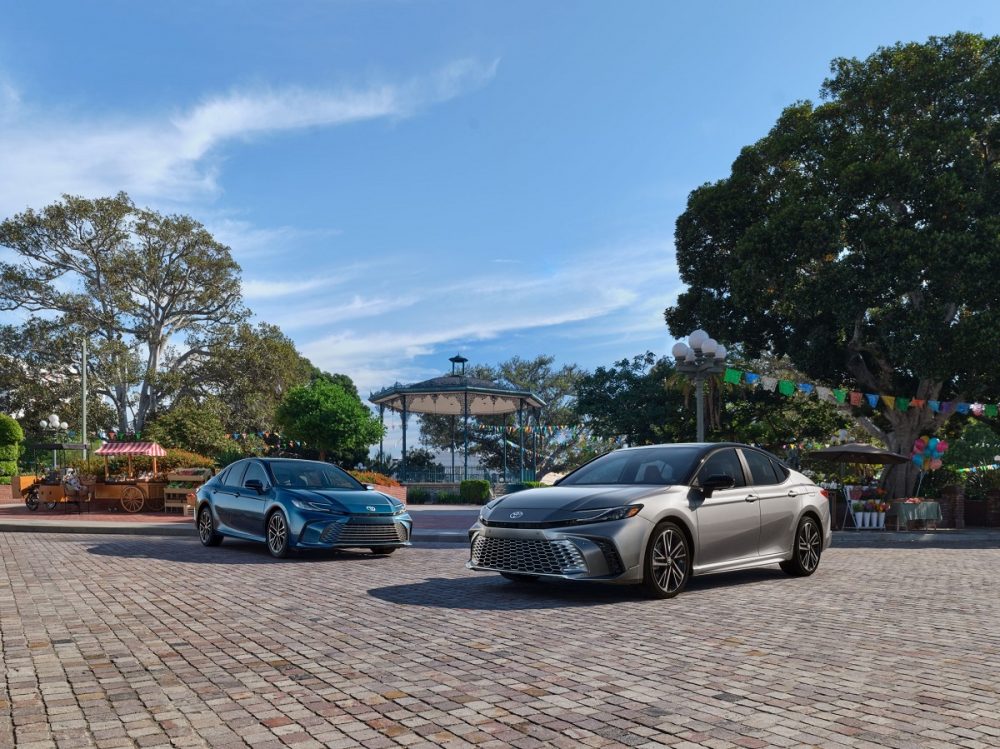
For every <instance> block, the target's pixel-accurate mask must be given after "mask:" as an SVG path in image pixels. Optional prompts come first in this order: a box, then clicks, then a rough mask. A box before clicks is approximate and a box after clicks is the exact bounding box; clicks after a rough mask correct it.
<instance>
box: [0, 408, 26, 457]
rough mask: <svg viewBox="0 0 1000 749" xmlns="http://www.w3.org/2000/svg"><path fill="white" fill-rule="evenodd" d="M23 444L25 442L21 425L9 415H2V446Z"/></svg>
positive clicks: (0, 427)
mask: <svg viewBox="0 0 1000 749" xmlns="http://www.w3.org/2000/svg"><path fill="white" fill-rule="evenodd" d="M21 442H24V430H23V429H21V425H20V424H18V423H17V421H16V420H15V419H12V418H11V417H10V416H8V415H7V414H3V413H0V445H18V444H20V443H21ZM15 457H16V456H15Z"/></svg>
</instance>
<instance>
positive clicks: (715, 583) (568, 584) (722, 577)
mask: <svg viewBox="0 0 1000 749" xmlns="http://www.w3.org/2000/svg"><path fill="white" fill-rule="evenodd" d="M788 579H789V578H788V575H786V574H785V573H784V572H781V571H780V570H778V569H777V568H775V569H773V570H772V569H769V568H768V569H755V570H745V571H743V572H726V573H721V574H718V575H708V576H706V577H696V578H694V579H692V580H691V581H689V582H688V586H687V589H686V590H685V591H684V592H683V593H681V596H683V597H690V596H696V595H698V593H699V592H700V591H706V590H714V589H717V588H720V587H729V586H737V585H749V584H753V583H771V582H776V581H779V580H788ZM368 595H370V596H372V597H373V598H378V599H379V600H382V601H387V602H389V603H398V604H407V605H411V606H428V607H431V608H444V609H471V610H476V611H520V610H528V609H563V608H582V607H589V606H605V605H609V604H614V603H621V602H633V603H642V602H647V603H650V604H655V603H657V602H658V601H657V599H653V598H649V597H647V596H646V595H645V593H644V592H643V589H642V588H641V587H640V586H638V585H607V584H602V583H592V582H573V581H565V580H537V581H533V582H513V581H511V580H507V579H505V578H503V577H501V576H500V575H494V574H488V573H477V574H476V575H475V576H474V577H430V578H427V579H426V580H424V581H423V582H419V583H406V584H402V585H388V586H386V587H384V588H371V589H369V591H368Z"/></svg>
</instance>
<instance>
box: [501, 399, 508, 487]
mask: <svg viewBox="0 0 1000 749" xmlns="http://www.w3.org/2000/svg"><path fill="white" fill-rule="evenodd" d="M500 444H501V445H503V482H504V483H505V484H506V483H507V414H504V415H503V426H502V427H500Z"/></svg>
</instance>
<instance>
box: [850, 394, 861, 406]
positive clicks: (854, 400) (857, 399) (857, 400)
mask: <svg viewBox="0 0 1000 749" xmlns="http://www.w3.org/2000/svg"><path fill="white" fill-rule="evenodd" d="M851 405H852V406H860V405H861V393H859V392H858V391H857V390H852V391H851Z"/></svg>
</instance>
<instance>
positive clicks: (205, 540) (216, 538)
mask: <svg viewBox="0 0 1000 749" xmlns="http://www.w3.org/2000/svg"><path fill="white" fill-rule="evenodd" d="M198 538H200V539H201V543H202V544H203V545H205V546H218V545H219V544H220V543H222V535H221V534H219V533H216V532H215V524H214V523H213V522H212V511H211V510H210V509H209V508H208V505H205V506H204V507H202V508H201V512H199V513H198Z"/></svg>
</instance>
